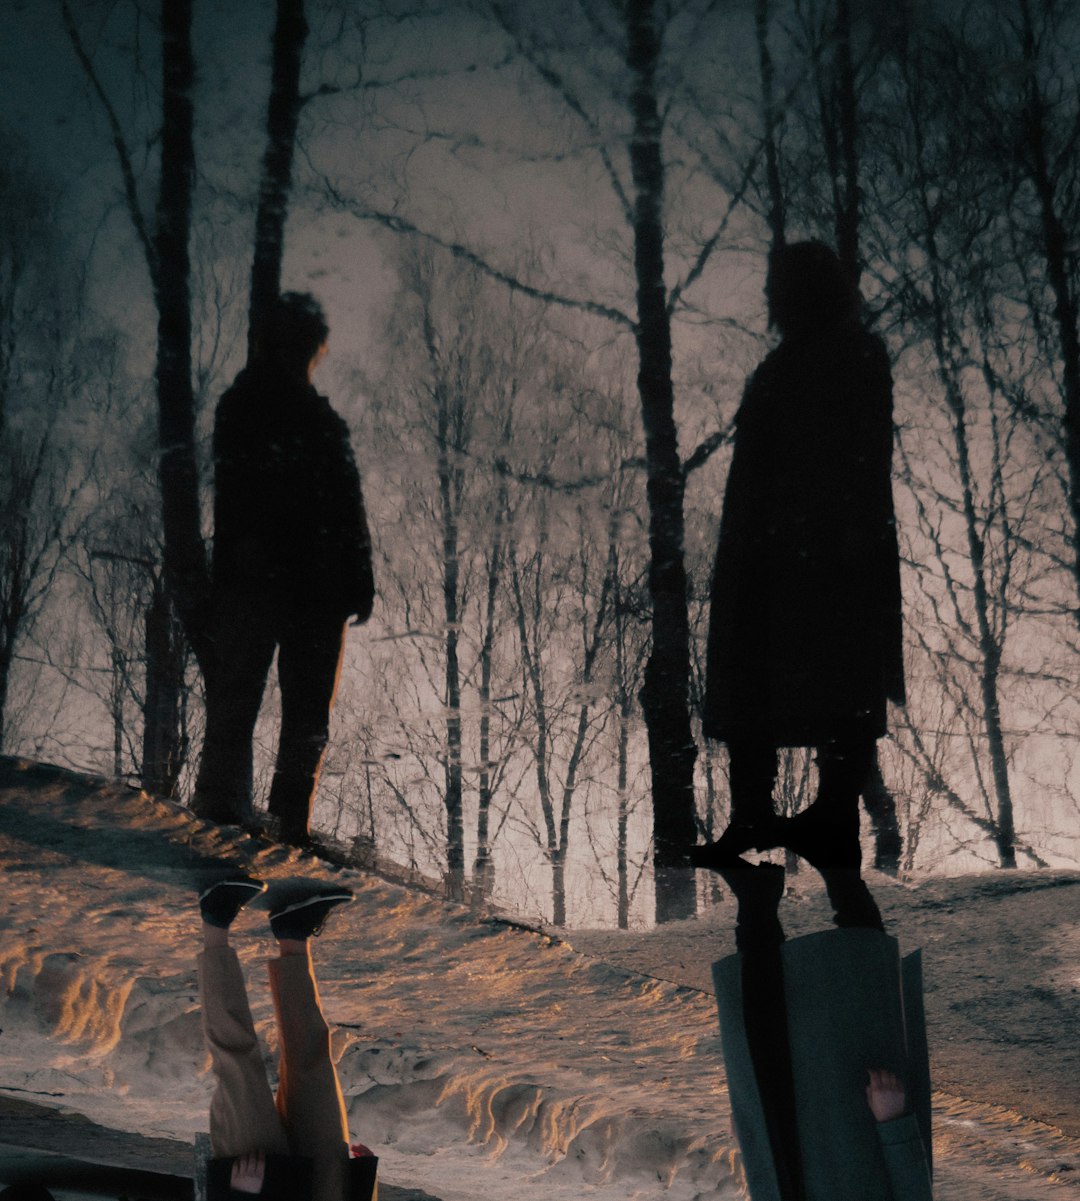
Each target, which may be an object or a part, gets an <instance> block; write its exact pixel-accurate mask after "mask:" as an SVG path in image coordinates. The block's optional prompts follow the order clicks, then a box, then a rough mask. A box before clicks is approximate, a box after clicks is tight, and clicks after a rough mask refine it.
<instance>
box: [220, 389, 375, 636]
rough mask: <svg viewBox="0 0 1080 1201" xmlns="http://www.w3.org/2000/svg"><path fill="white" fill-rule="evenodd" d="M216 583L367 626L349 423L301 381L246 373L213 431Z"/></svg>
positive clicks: (359, 500) (365, 544) (360, 515)
mask: <svg viewBox="0 0 1080 1201" xmlns="http://www.w3.org/2000/svg"><path fill="white" fill-rule="evenodd" d="M214 585H215V588H217V589H219V590H223V591H226V592H230V593H240V594H244V595H248V596H252V595H258V596H262V597H266V598H267V599H269V600H271V601H277V602H282V603H285V604H301V605H308V606H319V607H321V608H323V609H324V610H330V611H333V612H338V613H340V615H341V618H342V620H344V619H345V618H346V617H348V616H349V615H350V614H355V615H356V616H357V617H358V618H360V619H361V620H367V618H368V617H369V616H370V614H371V606H372V602H373V600H374V596H375V584H374V576H373V573H372V564H371V538H370V535H369V533H368V525H367V517H366V514H365V512H364V500H363V495H362V493H361V490H360V475H359V473H358V471H357V469H356V463H355V461H354V459H353V453H352V447H351V445H350V443H349V431H348V427H347V426H346V425H345V422H344V421H343V420H342V419H341V418H340V417H339V416H338V414H337V413H335V412H334V410H333V409H332V408H331V407H330V402H329V401H328V400H327V399H326V397H325V396H320V395H319V393H318V392H316V391H315V389H314V388H313V387H312V386H311V385H310V384H309V383H307V382H306V381H305V380H303V379H297V378H292V377H289V376H286V375H284V374H282V373H280V372H275V371H274V370H273V369H272V368H270V367H265V366H264V367H260V368H256V369H248V370H244V371H242V372H241V373H240V375H239V376H238V377H237V379H236V382H235V383H234V384H233V386H232V387H231V388H230V389H229V390H228V391H227V392H226V393H225V395H224V396H223V397H222V398H221V400H220V402H219V403H218V407H217V414H216V420H215V425H214Z"/></svg>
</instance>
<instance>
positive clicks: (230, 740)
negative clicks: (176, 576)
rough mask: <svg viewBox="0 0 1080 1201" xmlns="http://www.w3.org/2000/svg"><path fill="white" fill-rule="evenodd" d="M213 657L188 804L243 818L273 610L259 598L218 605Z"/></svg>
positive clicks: (215, 815) (225, 817) (248, 812)
mask: <svg viewBox="0 0 1080 1201" xmlns="http://www.w3.org/2000/svg"><path fill="white" fill-rule="evenodd" d="M217 610H218V612H217V618H216V622H215V625H216V630H215V643H216V646H217V662H216V664H215V666H214V668H213V669H212V670H211V671H210V672H208V673H207V678H206V735H205V737H204V739H203V752H202V761H201V763H200V764H199V778H198V782H197V783H196V785H195V797H194V800H193V803H192V807H193V808H194V810H195V812H196V813H197V814H198V815H199V816H200V817H205V818H209V819H210V820H211V821H216V822H237V823H239V822H247V821H250V820H251V817H252V807H251V740H252V736H253V735H254V732H255V721H256V718H257V717H258V716H259V705H260V704H261V703H262V696H263V691H264V689H265V688H266V677H267V674H268V673H269V671H270V664H271V663H272V662H273V658H274V644H275V642H276V641H277V633H276V628H275V627H276V622H275V620H274V616H273V613H272V611H271V610H270V609H269V608H268V607H267V606H266V605H264V604H259V603H258V598H248V597H237V598H234V599H228V600H225V599H223V600H221V601H219V603H218V606H217Z"/></svg>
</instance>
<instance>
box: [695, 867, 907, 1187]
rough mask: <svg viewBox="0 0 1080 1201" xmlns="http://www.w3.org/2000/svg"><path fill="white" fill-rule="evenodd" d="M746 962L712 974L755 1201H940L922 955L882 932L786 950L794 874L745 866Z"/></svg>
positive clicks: (814, 939) (837, 935)
mask: <svg viewBox="0 0 1080 1201" xmlns="http://www.w3.org/2000/svg"><path fill="white" fill-rule="evenodd" d="M719 870H720V873H721V875H722V876H723V877H724V879H725V881H726V882H727V883H728V885H729V886H730V887H731V889H732V891H733V892H734V893H735V895H736V897H737V899H738V905H739V910H738V919H737V924H736V927H735V943H736V947H737V948H738V951H737V954H735V955H730V956H728V957H727V958H726V959H721V960H719V961H718V962H717V963H715V964H713V982H714V985H715V988H716V1002H717V1008H718V1011H719V1016H720V1034H721V1042H722V1045H723V1052H724V1063H725V1067H726V1071H727V1083H728V1091H729V1095H730V1098H731V1107H732V1117H733V1120H734V1131H735V1136H736V1138H737V1139H738V1142H739V1147H740V1150H741V1152H742V1158H743V1166H744V1169H745V1173H746V1181H747V1184H748V1186H749V1191H750V1195H751V1197H753V1199H754V1201H930V1198H931V1177H930V1147H931V1127H930V1070H929V1056H928V1054H927V1045H926V1023H925V1016H924V1012H923V1001H922V967H921V957H920V954H919V952H915V953H913V954H911V955H908V956H906V957H905V958H904V959H903V960H901V958H900V955H899V948H898V946H897V943H896V940H895V939H893V938H890V937H889V936H888V935H886V934H884V933H883V932H882V931H880V930H876V929H867V928H861V929H860V928H849V929H840V930H827V931H822V932H820V933H817V934H811V935H808V936H806V937H803V938H795V939H792V940H791V941H790V942H785V941H784V932H783V929H782V928H781V925H780V921H779V917H778V914H777V907H778V904H779V901H780V898H781V895H782V893H783V888H784V869H783V868H782V867H779V866H776V865H773V864H767V863H763V864H759V865H757V866H753V865H751V864H749V863H747V862H746V861H744V860H741V859H735V860H734V861H733V862H732V863H729V864H728V865H727V866H724V867H721V868H720V869H719Z"/></svg>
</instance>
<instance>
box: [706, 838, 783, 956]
mask: <svg viewBox="0 0 1080 1201" xmlns="http://www.w3.org/2000/svg"><path fill="white" fill-rule="evenodd" d="M716 871H717V872H718V873H719V874H720V876H721V878H722V879H723V881H724V883H725V884H726V885H727V886H728V888H730V889H731V891H732V892H733V893H734V894H735V900H736V901H737V902H738V905H739V909H738V915H737V917H736V919H735V946H736V947H737V948H738V949H739V950H740V951H746V950H747V949H755V950H760V949H762V948H764V947H776V946H779V945H780V943H782V942H783V941H784V929H783V927H782V926H781V925H780V917H779V914H778V912H777V910H778V909H779V907H780V899H781V897H783V895H784V869H783V868H782V867H781V866H779V865H778V864H775V863H759V864H756V865H755V864H753V863H747V862H746V860H745V859H736V860H735V861H734V862H733V863H730V864H725V866H723V867H717V868H716Z"/></svg>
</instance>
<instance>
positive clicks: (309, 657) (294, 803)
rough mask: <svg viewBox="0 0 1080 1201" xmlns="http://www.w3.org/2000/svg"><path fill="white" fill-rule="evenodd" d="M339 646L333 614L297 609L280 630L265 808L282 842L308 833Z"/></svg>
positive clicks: (339, 625) (340, 627)
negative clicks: (275, 733)
mask: <svg viewBox="0 0 1080 1201" xmlns="http://www.w3.org/2000/svg"><path fill="white" fill-rule="evenodd" d="M344 645H345V637H344V621H343V620H342V618H341V616H340V614H338V613H325V612H319V611H318V610H315V611H309V612H305V613H303V614H297V615H295V616H294V617H293V618H292V619H291V620H290V621H289V622H288V623H287V624H286V625H285V626H284V628H283V629H282V632H281V643H280V646H279V648H278V679H279V681H280V684H281V736H280V740H279V742H278V753H277V762H276V764H275V767H274V780H273V783H272V785H271V787H270V797H269V801H268V806H267V807H268V808H269V810H270V813H271V815H273V816H274V817H276V818H277V820H278V824H279V833H280V836H281V838H282V839H283V840H284V841H286V842H293V843H303V842H304V841H305V840H306V839H307V836H308V822H309V820H310V817H311V806H312V802H313V801H314V799H315V790H316V787H317V786H318V779H319V765H320V763H321V761H322V755H323V751H324V750H325V749H326V743H327V740H328V739H329V736H330V710H331V708H332V706H333V703H334V693H335V692H336V690H337V681H338V673H339V672H340V670H341V657H342V651H343V649H344Z"/></svg>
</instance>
